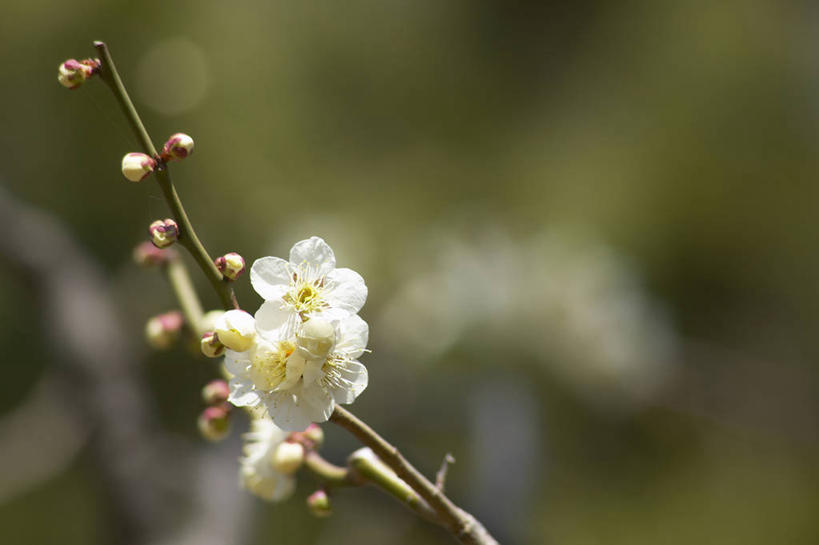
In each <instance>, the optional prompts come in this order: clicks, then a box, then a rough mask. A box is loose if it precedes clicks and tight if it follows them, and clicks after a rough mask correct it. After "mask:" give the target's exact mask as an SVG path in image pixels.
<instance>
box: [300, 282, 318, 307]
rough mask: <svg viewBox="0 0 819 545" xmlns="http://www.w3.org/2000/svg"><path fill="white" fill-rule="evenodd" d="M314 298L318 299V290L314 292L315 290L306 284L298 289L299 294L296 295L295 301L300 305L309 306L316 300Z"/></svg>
mask: <svg viewBox="0 0 819 545" xmlns="http://www.w3.org/2000/svg"><path fill="white" fill-rule="evenodd" d="M316 297H318V290H316V288H314V287H313V286H312V285H311V284H307V285H305V286H302V287H301V289H299V292H298V294H297V295H296V301H298V303H299V304H302V305H309V304H310V303H312V302H313V301H314V300H315V299H316Z"/></svg>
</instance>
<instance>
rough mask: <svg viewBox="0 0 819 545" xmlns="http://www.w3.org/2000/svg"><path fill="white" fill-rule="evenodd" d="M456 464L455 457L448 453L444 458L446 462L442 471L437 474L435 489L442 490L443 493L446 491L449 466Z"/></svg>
mask: <svg viewBox="0 0 819 545" xmlns="http://www.w3.org/2000/svg"><path fill="white" fill-rule="evenodd" d="M454 463H455V457H454V456H453V455H452V454H451V453H449V452H447V453H446V455H445V456H444V461H443V462H441V469H439V470H438V473H436V474H435V488H437V489H438V490H440V491H441V492H443V491H444V486H445V485H446V474H447V472H448V471H449V465H450V464H454Z"/></svg>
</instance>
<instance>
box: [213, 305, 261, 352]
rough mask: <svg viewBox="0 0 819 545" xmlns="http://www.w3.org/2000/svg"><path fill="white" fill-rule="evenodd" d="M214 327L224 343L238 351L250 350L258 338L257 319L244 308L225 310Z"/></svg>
mask: <svg viewBox="0 0 819 545" xmlns="http://www.w3.org/2000/svg"><path fill="white" fill-rule="evenodd" d="M213 329H214V330H215V331H216V335H217V337H219V340H220V341H221V342H222V344H224V345H225V346H227V347H228V348H230V349H231V350H235V351H236V352H244V351H245V350H249V349H250V347H251V346H253V343H254V342H255V340H256V320H254V319H253V316H251V315H250V314H248V313H247V312H245V311H244V310H229V311H227V312H225V313H224V314H223V315H222V316H221V317H220V318H219V319H218V320H216V326H215V327H214V328H213Z"/></svg>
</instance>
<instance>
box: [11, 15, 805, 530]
mask: <svg viewBox="0 0 819 545" xmlns="http://www.w3.org/2000/svg"><path fill="white" fill-rule="evenodd" d="M817 37H819V10H818V9H817V6H816V5H815V4H814V3H811V2H803V1H797V0H793V1H773V0H746V1H733V2H732V1H727V2H649V1H643V2H640V1H637V2H625V3H619V2H618V3H610V2H595V1H580V2H572V3H554V2H531V3H527V2H502V1H495V2H463V1H461V2H458V1H455V2H434V1H413V2H409V1H395V2H376V1H352V2H278V1H277V2H262V1H254V2H194V1H190V0H182V1H179V2H170V3H169V2H152V1H147V2H103V1H100V0H79V1H76V2H66V3H55V2H49V1H41V0H40V1H38V0H35V1H29V2H13V1H7V2H3V3H2V4H0V61H1V62H2V65H3V66H4V73H5V77H4V84H3V86H2V87H1V88H0V127H2V131H0V145H1V146H2V149H3V152H4V153H3V160H2V161H1V162H0V185H2V191H1V192H0V196H1V197H2V199H0V203H1V204H0V211H1V212H2V213H1V214H0V217H2V218H3V219H2V220H0V221H1V222H2V223H0V225H2V226H3V228H2V232H3V234H2V237H3V238H4V239H5V242H3V244H2V245H0V301H2V304H0V324H2V327H0V344H1V345H2V346H3V347H4V356H3V358H2V359H3V363H2V369H3V380H0V529H1V530H2V535H3V538H2V541H3V542H5V543H26V544H50V543H61V544H64V545H68V544H75V543H76V544H80V543H82V544H86V543H106V544H107V543H140V544H142V543H151V544H159V543H197V544H199V545H202V544H208V543H214V544H217V543H219V544H221V543H236V544H247V545H250V544H272V543H277V544H302V543H317V544H329V543H333V544H353V543H355V544H370V543H373V544H381V543H397V544H417V543H447V542H449V537H448V536H447V535H446V534H445V533H444V532H442V531H440V530H439V529H437V528H435V527H432V526H430V525H429V524H427V523H424V522H422V521H419V520H416V519H414V518H413V516H412V515H411V514H409V513H408V512H406V511H405V510H403V509H402V507H401V506H400V505H398V504H397V503H394V502H392V501H390V500H386V499H385V498H384V497H383V496H381V495H380V494H379V492H377V491H375V490H370V489H355V490H345V491H342V492H341V493H340V494H339V495H337V496H336V497H335V498H334V499H335V514H334V515H333V517H331V518H329V519H323V520H316V519H313V518H311V517H310V516H309V515H308V513H307V511H306V509H305V508H304V503H303V502H304V498H305V497H306V495H308V494H309V493H310V492H311V491H312V490H313V489H314V488H315V483H314V482H313V481H312V480H311V478H310V477H309V475H303V476H301V478H300V483H299V489H298V491H297V493H296V495H295V497H294V498H293V499H291V500H290V501H289V502H286V503H283V504H272V505H271V504H266V503H264V502H262V501H259V500H256V499H255V498H254V497H251V496H249V495H247V494H244V493H241V492H240V491H238V489H237V485H236V479H237V477H236V470H237V467H236V458H237V457H238V455H239V452H240V446H241V445H240V440H239V435H240V433H241V432H242V431H243V428H244V427H245V426H246V423H245V422H243V421H242V420H241V419H238V420H237V421H236V422H235V427H234V433H233V435H232V437H231V439H230V440H228V441H227V442H225V443H222V444H219V445H216V446H214V445H210V444H207V443H206V442H204V441H203V440H202V439H200V438H199V437H198V434H197V431H196V425H195V420H196V416H197V415H198V413H199V411H201V409H202V404H201V400H200V398H199V389H200V387H201V386H202V385H203V384H204V383H205V382H206V381H207V380H209V379H210V378H212V377H214V376H215V373H216V370H215V367H214V366H213V363H212V362H211V361H206V360H204V359H202V358H199V357H197V356H195V355H193V354H191V352H189V351H188V350H187V349H186V348H185V347H184V346H180V347H179V348H177V349H174V350H171V351H169V352H160V353H157V352H153V351H151V350H149V349H148V347H147V346H146V344H145V342H144V340H143V338H142V330H143V325H144V323H145V321H146V320H147V319H148V318H149V317H151V316H152V315H154V314H157V313H159V312H162V311H166V310H170V309H172V308H173V307H174V301H173V298H172V295H171V293H170V291H169V289H168V286H167V284H166V283H165V282H164V280H163V278H162V277H161V275H159V274H157V273H156V272H154V271H147V270H144V269H138V268H137V267H135V266H134V265H133V263H132V261H131V250H132V248H133V246H134V245H135V244H136V243H137V242H139V241H141V240H143V239H144V238H145V230H146V227H147V225H148V223H150V222H151V221H152V220H154V219H157V218H161V217H165V216H166V213H167V212H166V208H165V205H164V202H163V201H162V199H161V195H160V192H159V189H158V187H157V186H156V184H155V183H154V182H153V181H152V180H150V179H148V180H146V181H144V182H143V183H141V184H131V183H128V182H126V181H125V180H124V179H123V178H122V176H121V174H120V173H119V161H120V158H121V156H122V155H123V154H124V153H127V152H130V151H136V150H137V148H138V146H137V142H136V140H135V138H134V137H133V136H132V135H131V133H130V132H129V130H128V127H127V125H126V123H125V120H124V118H123V117H122V115H121V113H120V112H119V111H118V109H117V107H116V104H115V102H114V100H113V98H112V96H111V95H110V93H109V92H108V91H107V89H106V88H105V87H104V86H103V85H102V84H101V82H99V81H91V82H89V83H87V84H86V85H84V86H83V87H82V88H80V89H78V90H76V91H67V90H65V89H63V88H62V87H60V86H59V85H58V84H57V82H56V74H57V71H56V69H57V65H58V64H59V63H60V62H61V61H62V60H64V59H66V58H69V57H76V58H83V57H86V56H93V55H94V50H93V48H92V47H91V41H92V40H94V39H103V40H106V41H107V42H108V43H109V45H110V47H111V50H112V52H113V54H114V57H115V59H116V61H117V64H118V67H119V69H120V72H121V73H122V75H123V78H124V80H125V82H126V85H127V86H128V87H129V89H130V91H131V94H132V96H133V98H134V100H135V102H136V104H137V107H138V108H139V109H140V111H141V114H142V116H143V119H144V121H145V123H146V125H147V127H148V129H149V131H150V132H151V134H152V136H153V138H154V139H155V141H156V143H157V144H161V143H162V142H163V141H164V139H165V138H166V137H167V136H168V135H170V134H171V133H173V132H177V131H184V132H187V133H189V134H191V135H193V137H194V138H195V140H196V153H195V154H194V156H193V157H192V158H190V159H189V160H186V161H185V162H183V163H180V164H179V165H178V166H175V167H174V168H173V171H174V178H175V182H176V184H177V188H178V190H179V192H180V194H181V195H182V198H183V200H184V202H185V203H186V206H187V208H188V212H189V214H190V216H191V217H192V219H193V221H194V223H195V224H196V225H197V227H198V231H199V234H200V237H201V238H202V239H203V241H204V242H205V244H206V245H207V247H208V248H209V250H210V251H211V253H212V254H214V255H217V254H221V253H224V252H226V251H238V252H240V253H241V254H242V255H244V256H245V258H246V259H247V260H248V261H249V262H250V261H252V260H253V259H255V258H257V257H261V256H265V255H279V256H283V255H286V254H287V252H288V250H289V248H290V246H291V245H292V244H293V243H294V242H295V241H297V240H300V239H303V238H307V237H308V236H310V235H320V236H322V237H324V238H325V239H326V240H327V241H328V242H329V243H330V244H331V245H332V246H333V248H334V249H335V251H336V255H337V257H338V261H339V263H340V265H341V266H347V267H351V268H353V269H355V270H357V271H359V272H360V273H361V274H362V275H363V276H364V278H365V279H366V281H367V283H368V286H369V289H370V297H369V300H368V302H367V305H366V306H365V307H364V309H363V311H362V316H363V317H364V318H365V319H366V320H368V321H369V322H370V325H371V337H370V338H371V348H372V353H371V354H369V355H367V356H366V357H365V358H364V363H365V364H366V365H367V366H368V368H369V371H370V386H369V388H368V389H367V390H366V392H365V393H364V394H363V395H362V396H361V397H360V398H359V400H358V401H357V402H356V404H355V405H354V406H353V407H352V409H353V411H354V412H355V413H356V414H358V415H360V416H361V417H362V418H364V419H365V420H367V421H368V422H369V423H370V424H372V425H373V426H374V427H375V428H376V429H378V430H379V431H381V432H382V433H383V434H384V435H385V436H386V437H387V438H388V439H390V440H392V441H393V442H394V443H396V444H398V445H399V446H400V447H401V448H402V449H403V450H404V452H405V454H406V455H407V456H408V457H409V458H410V460H412V461H413V462H415V463H416V465H417V466H418V467H419V468H421V469H422V470H423V471H425V472H426V473H427V474H432V473H434V471H435V470H436V469H437V467H438V465H439V463H440V461H441V459H442V458H443V456H444V454H445V453H446V452H452V453H453V454H454V455H455V457H456V459H457V463H456V464H455V465H454V466H453V467H452V470H451V472H450V476H449V483H448V489H449V491H450V492H451V496H452V497H453V498H454V499H455V500H456V501H457V502H458V503H460V504H462V505H464V506H465V507H466V508H468V509H470V510H471V511H472V512H473V513H475V514H476V515H477V516H478V517H479V518H480V519H481V520H483V521H484V522H485V523H486V525H487V526H488V527H489V529H490V530H491V531H492V532H493V533H494V534H495V535H496V536H497V537H498V538H499V539H500V540H501V541H502V542H504V543H518V544H524V543H538V544H539V543H554V544H567V545H573V544H577V545H593V544H630V545H634V544H643V543H645V544H657V543H662V544H690V543H719V544H743V545H751V544H769V543H789V544H802V543H804V544H809V543H816V542H817V540H819V518H817V509H818V508H819V463H817V462H818V459H817V454H819V426H818V425H817V418H816V417H817V414H819V397H817V393H819V389H818V388H817V386H819V384H817V379H818V376H817V366H816V362H817V356H819V342H817V335H816V331H817V328H819V257H817V256H818V255H819V253H818V252H817V246H818V245H819V244H818V243H819V237H817V232H819V229H817V228H816V227H815V225H816V211H817V206H818V205H817V203H819V186H817V183H816V178H817V172H819V161H817V153H816V150H817V147H816V140H817V138H816V136H817V133H819V126H817V125H819V123H818V122H819V99H817V97H819V53H817V51H819V39H817ZM194 273H196V271H194ZM195 279H196V281H197V284H198V285H199V286H200V288H201V293H202V296H203V298H204V300H205V301H206V304H207V305H208V306H210V307H214V306H216V304H217V301H216V299H215V297H214V296H213V295H212V294H211V293H209V292H208V287H207V285H206V284H205V283H204V282H202V280H203V279H202V278H201V277H200V276H199V275H198V274H195ZM237 289H238V295H239V298H240V301H241V302H242V304H243V306H244V307H245V308H247V309H248V310H251V311H253V310H254V309H255V308H256V306H257V305H258V304H259V302H260V301H259V299H258V297H257V296H256V295H255V294H254V293H253V292H252V290H251V289H250V287H249V282H248V280H247V278H246V277H245V278H243V279H242V280H241V281H239V282H238V286H237ZM325 429H326V433H327V435H328V444H327V446H326V447H325V449H324V454H325V455H326V456H327V457H328V458H329V459H331V460H333V461H335V462H338V463H340V462H342V461H343V460H344V457H345V456H346V455H347V453H349V452H350V451H351V450H353V449H354V448H356V444H355V442H353V441H352V440H351V439H350V438H349V437H347V436H346V435H345V434H344V433H342V431H341V430H338V429H335V428H334V427H333V426H331V425H328V426H325Z"/></svg>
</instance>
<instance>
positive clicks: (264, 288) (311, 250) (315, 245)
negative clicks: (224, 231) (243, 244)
mask: <svg viewBox="0 0 819 545" xmlns="http://www.w3.org/2000/svg"><path fill="white" fill-rule="evenodd" d="M250 282H251V284H253V289H255V290H256V292H257V293H258V294H259V295H261V296H262V297H263V298H264V299H265V301H266V303H265V304H264V305H262V309H264V308H265V306H268V307H272V308H275V309H279V308H286V309H288V310H290V311H292V312H295V313H296V314H298V315H299V316H301V318H302V320H306V319H307V318H309V317H311V316H315V315H317V314H319V313H320V314H322V315H323V317H325V318H327V319H333V318H343V317H345V316H349V315H351V314H355V313H357V312H358V311H359V310H360V309H361V307H362V306H364V302H365V301H366V300H367V286H366V285H365V284H364V279H363V278H361V275H359V274H358V273H357V272H355V271H353V270H351V269H345V268H342V269H337V268H336V258H335V255H334V254H333V250H332V249H331V248H330V246H328V245H327V243H326V242H324V240H322V239H320V238H319V237H311V238H309V239H307V240H302V241H301V242H297V243H296V244H295V245H293V248H292V249H291V250H290V261H285V260H284V259H281V258H279V257H263V258H261V259H257V260H256V261H255V262H254V263H253V267H252V268H251V269H250ZM262 309H260V311H261V310H262Z"/></svg>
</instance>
